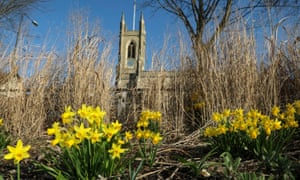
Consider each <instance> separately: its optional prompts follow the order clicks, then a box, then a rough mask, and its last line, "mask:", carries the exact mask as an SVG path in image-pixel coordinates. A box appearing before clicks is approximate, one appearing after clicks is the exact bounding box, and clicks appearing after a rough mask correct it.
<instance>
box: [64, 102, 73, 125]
mask: <svg viewBox="0 0 300 180" xmlns="http://www.w3.org/2000/svg"><path fill="white" fill-rule="evenodd" d="M75 115H76V113H75V112H73V111H72V109H71V106H67V107H65V112H64V113H63V114H62V115H61V119H62V122H63V123H64V124H70V123H71V122H72V121H73V118H74V116H75Z"/></svg>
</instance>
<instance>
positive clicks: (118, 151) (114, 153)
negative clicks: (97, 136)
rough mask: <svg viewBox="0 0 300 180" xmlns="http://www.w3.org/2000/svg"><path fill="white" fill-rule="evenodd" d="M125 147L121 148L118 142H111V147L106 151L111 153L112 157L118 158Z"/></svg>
mask: <svg viewBox="0 0 300 180" xmlns="http://www.w3.org/2000/svg"><path fill="white" fill-rule="evenodd" d="M125 151H126V149H123V148H121V145H120V144H115V143H113V144H112V148H111V149H110V150H108V152H109V153H110V154H111V157H112V159H115V158H119V159H120V155H121V154H122V153H124V152H125Z"/></svg>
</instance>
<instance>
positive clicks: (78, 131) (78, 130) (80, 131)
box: [74, 123, 91, 141]
mask: <svg viewBox="0 0 300 180" xmlns="http://www.w3.org/2000/svg"><path fill="white" fill-rule="evenodd" d="M74 130H75V137H77V138H78V139H80V140H81V141H82V140H83V139H88V138H89V132H90V130H91V128H85V127H84V124H83V123H81V124H80V126H79V127H78V126H77V125H75V126H74Z"/></svg>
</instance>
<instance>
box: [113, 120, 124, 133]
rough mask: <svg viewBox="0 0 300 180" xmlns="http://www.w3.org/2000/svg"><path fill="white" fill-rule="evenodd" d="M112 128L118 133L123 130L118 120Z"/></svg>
mask: <svg viewBox="0 0 300 180" xmlns="http://www.w3.org/2000/svg"><path fill="white" fill-rule="evenodd" d="M111 126H112V128H114V129H116V130H117V131H120V130H121V128H122V124H121V123H119V121H118V120H117V121H116V122H113V123H111Z"/></svg>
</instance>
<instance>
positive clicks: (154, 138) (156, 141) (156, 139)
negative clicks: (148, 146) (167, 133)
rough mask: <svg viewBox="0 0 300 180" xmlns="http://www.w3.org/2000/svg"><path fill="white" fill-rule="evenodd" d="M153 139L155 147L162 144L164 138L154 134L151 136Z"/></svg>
mask: <svg viewBox="0 0 300 180" xmlns="http://www.w3.org/2000/svg"><path fill="white" fill-rule="evenodd" d="M151 139H152V143H153V144H154V145H156V144H158V143H160V142H161V140H162V137H161V135H160V133H153V134H152V135H151Z"/></svg>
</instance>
